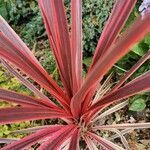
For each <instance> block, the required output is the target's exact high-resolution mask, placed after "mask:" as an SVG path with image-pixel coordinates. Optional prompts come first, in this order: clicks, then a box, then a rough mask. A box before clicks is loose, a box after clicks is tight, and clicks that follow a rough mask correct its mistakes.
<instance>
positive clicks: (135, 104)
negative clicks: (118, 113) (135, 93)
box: [129, 98, 146, 111]
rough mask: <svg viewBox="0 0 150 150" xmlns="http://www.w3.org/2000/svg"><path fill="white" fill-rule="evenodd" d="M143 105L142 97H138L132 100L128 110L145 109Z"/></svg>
mask: <svg viewBox="0 0 150 150" xmlns="http://www.w3.org/2000/svg"><path fill="white" fill-rule="evenodd" d="M145 107H146V104H145V101H144V99H142V98H138V99H136V100H134V101H133V102H132V104H131V106H130V107H129V110H131V111H142V110H144V109H145Z"/></svg>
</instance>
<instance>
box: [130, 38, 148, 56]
mask: <svg viewBox="0 0 150 150" xmlns="http://www.w3.org/2000/svg"><path fill="white" fill-rule="evenodd" d="M147 49H148V46H147V44H145V43H144V42H143V41H142V42H140V43H138V44H136V45H135V46H133V48H132V51H133V52H134V53H136V54H137V55H139V56H143V55H144V54H145V53H146V51H147Z"/></svg>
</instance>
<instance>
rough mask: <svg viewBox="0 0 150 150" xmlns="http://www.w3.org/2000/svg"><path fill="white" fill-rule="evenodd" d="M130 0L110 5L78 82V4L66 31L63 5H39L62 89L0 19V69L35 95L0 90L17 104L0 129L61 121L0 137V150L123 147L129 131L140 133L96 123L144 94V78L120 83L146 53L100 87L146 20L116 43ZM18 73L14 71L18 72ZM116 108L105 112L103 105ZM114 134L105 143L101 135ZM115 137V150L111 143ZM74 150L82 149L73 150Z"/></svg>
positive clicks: (149, 23)
mask: <svg viewBox="0 0 150 150" xmlns="http://www.w3.org/2000/svg"><path fill="white" fill-rule="evenodd" d="M135 3H136V0H117V1H116V4H115V5H114V8H113V10H112V13H111V15H110V18H109V19H108V21H107V23H106V25H105V27H104V30H103V33H102V35H101V37H100V39H99V41H98V45H97V47H96V50H95V54H94V57H93V61H92V64H91V66H90V68H89V70H88V73H87V76H86V78H83V77H82V19H81V16H82V15H81V14H82V13H81V8H82V7H81V0H72V1H71V16H72V21H71V30H69V29H68V24H67V19H66V15H65V7H64V3H63V0H39V6H40V9H41V12H42V15H43V18H44V23H45V27H46V30H47V34H48V37H49V41H50V45H51V48H52V50H53V53H54V55H55V59H56V62H57V67H58V68H59V73H60V77H61V81H62V85H63V87H60V86H58V85H57V83H56V82H55V81H54V80H53V79H52V78H51V77H50V76H49V74H48V73H47V72H46V71H45V70H44V69H43V67H42V66H41V65H40V64H39V62H38V61H37V59H36V58H35V57H34V55H33V54H32V53H31V51H30V50H29V49H28V48H27V46H26V45H25V44H24V43H23V42H22V41H21V39H20V38H19V37H18V36H17V34H16V33H15V32H14V31H13V30H12V29H11V28H10V26H9V25H8V24H7V23H6V21H5V20H4V19H3V18H2V17H1V18H0V31H1V32H0V58H1V62H2V63H3V65H4V66H5V67H6V68H7V69H8V70H9V71H10V72H11V73H12V74H13V75H15V76H16V77H17V78H18V79H19V80H20V81H21V82H22V83H23V84H24V85H25V86H26V87H28V88H29V89H30V90H31V91H33V92H34V93H35V95H36V97H30V96H26V95H21V94H18V93H15V92H12V91H8V90H4V89H0V99H1V100H3V101H7V102H13V103H16V104H18V105H17V106H14V107H11V108H1V109H0V124H10V123H15V122H21V121H27V120H28V121H29V120H39V119H53V118H59V119H62V120H63V121H64V122H65V123H63V124H62V125H60V124H58V125H46V126H41V127H34V128H30V129H25V130H21V131H16V132H15V133H31V134H30V135H29V136H27V137H25V138H23V139H20V140H14V139H0V141H1V143H2V142H6V143H8V145H6V147H4V148H2V150H20V149H30V147H31V146H32V145H34V144H36V143H39V147H38V149H39V150H55V149H70V150H76V149H80V146H79V142H80V141H84V145H85V144H87V147H88V148H89V149H91V150H93V149H94V150H96V149H107V150H112V149H114V150H121V149H123V147H124V148H125V149H130V148H129V146H128V143H127V140H126V139H125V137H124V135H125V134H126V133H128V132H130V131H132V130H134V129H140V128H148V127H150V123H134V124H129V123H128V124H126V123H125V124H112V125H111V124H108V125H107V124H105V125H104V124H102V123H101V120H103V119H104V117H106V116H107V115H110V114H111V113H113V112H115V111H117V110H119V109H121V108H123V107H124V106H126V105H127V101H126V99H127V98H128V97H130V96H133V95H135V94H137V93H140V92H144V91H145V92H148V91H150V72H147V73H145V74H143V75H142V76H139V77H137V78H136V79H134V80H133V81H130V82H128V83H126V84H124V83H125V81H126V80H127V79H128V78H129V77H130V76H131V75H132V74H133V73H134V72H135V71H136V70H137V69H138V68H139V67H140V66H141V65H142V64H143V63H144V62H145V61H146V60H148V59H149V58H150V51H148V52H147V53H146V54H145V55H144V56H143V57H142V58H141V59H140V60H139V61H138V62H137V63H136V64H135V65H134V66H133V67H132V68H131V69H130V70H129V71H128V72H127V73H126V74H125V75H124V76H123V77H122V78H121V79H120V81H119V82H118V83H117V84H116V85H114V86H113V87H111V85H110V84H109V80H110V76H109V77H108V78H107V79H106V81H104V82H103V83H102V79H103V77H104V75H105V74H106V73H107V72H108V71H109V70H110V69H111V67H113V65H114V64H115V63H116V62H117V61H118V60H119V59H120V58H122V57H123V56H124V55H125V54H127V53H128V52H129V51H130V47H131V46H132V45H133V44H135V43H136V42H138V41H140V40H141V39H142V38H143V37H144V36H145V35H146V34H147V33H148V32H149V31H150V14H149V13H148V12H146V11H145V14H144V16H143V17H142V18H141V17H139V18H138V19H137V20H136V22H135V23H134V24H133V25H132V26H131V27H130V28H129V29H128V30H127V31H126V32H125V33H124V34H123V36H121V37H119V38H118V34H119V32H120V31H121V29H122V28H123V26H124V24H125V22H126V20H127V18H128V16H129V14H130V12H131V10H132V9H133V7H134V5H135ZM18 70H19V71H18ZM20 71H21V72H23V73H25V74H26V75H28V76H29V77H30V78H31V79H33V80H34V81H35V82H37V83H38V84H39V85H40V86H41V88H44V89H45V90H46V91H48V92H49V93H50V94H51V95H52V96H53V97H54V98H55V99H56V100H57V102H58V103H59V105H56V104H55V103H54V102H53V101H51V100H50V99H49V98H48V97H47V96H45V95H44V94H43V93H41V92H40V91H39V90H38V89H37V88H36V87H35V86H34V85H32V84H31V83H30V81H29V80H27V79H26V78H24V77H23V76H22V75H21V74H20ZM116 102H121V103H119V104H117V105H115V106H113V107H109V109H106V108H108V106H110V105H112V104H116ZM104 130H107V131H110V132H114V133H115V134H114V135H113V136H111V137H110V141H109V140H108V139H104V138H103V137H102V136H100V133H101V131H104ZM117 137H119V138H121V141H122V143H123V145H122V146H123V147H120V146H117V145H115V144H114V143H112V142H111V140H113V139H115V138H117ZM81 147H82V145H81Z"/></svg>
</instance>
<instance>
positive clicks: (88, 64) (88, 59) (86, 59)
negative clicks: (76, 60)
mask: <svg viewBox="0 0 150 150" xmlns="http://www.w3.org/2000/svg"><path fill="white" fill-rule="evenodd" d="M91 62H92V58H91V57H88V58H85V59H84V60H83V63H84V64H85V65H86V66H87V67H89V66H90V64H91Z"/></svg>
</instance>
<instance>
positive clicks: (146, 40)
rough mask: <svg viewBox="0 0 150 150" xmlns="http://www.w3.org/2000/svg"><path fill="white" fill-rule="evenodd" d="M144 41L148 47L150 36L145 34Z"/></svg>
mask: <svg viewBox="0 0 150 150" xmlns="http://www.w3.org/2000/svg"><path fill="white" fill-rule="evenodd" d="M144 43H146V44H148V45H149V47H150V36H146V37H145V39H144Z"/></svg>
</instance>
